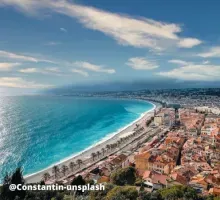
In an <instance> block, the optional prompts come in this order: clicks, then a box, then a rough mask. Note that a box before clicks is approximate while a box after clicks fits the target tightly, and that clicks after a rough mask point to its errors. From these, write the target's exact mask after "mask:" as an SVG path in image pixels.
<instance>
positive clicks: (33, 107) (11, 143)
mask: <svg viewBox="0 0 220 200" xmlns="http://www.w3.org/2000/svg"><path fill="white" fill-rule="evenodd" d="M152 108H153V105H152V104H150V103H147V102H143V101H133V100H112V99H95V98H94V99H93V98H75V97H57V96H23V97H0V179H1V178H2V176H3V175H4V174H5V172H6V171H11V170H14V169H15V168H16V167H17V166H22V167H23V169H24V173H25V174H30V173H34V172H37V171H39V170H42V169H44V168H46V167H48V166H51V165H52V164H54V163H57V162H59V161H61V160H63V159H65V158H66V157H69V156H71V155H73V154H75V153H78V152H80V151H82V150H85V149H86V148H88V147H89V146H91V145H93V144H95V143H96V142H97V141H100V140H101V139H103V138H105V137H106V136H107V135H109V134H111V133H113V132H117V131H118V130H119V129H120V128H123V127H125V126H126V125H128V124H129V123H131V122H132V121H134V120H135V119H137V118H139V117H140V116H141V114H142V113H143V112H146V111H147V110H150V109H152Z"/></svg>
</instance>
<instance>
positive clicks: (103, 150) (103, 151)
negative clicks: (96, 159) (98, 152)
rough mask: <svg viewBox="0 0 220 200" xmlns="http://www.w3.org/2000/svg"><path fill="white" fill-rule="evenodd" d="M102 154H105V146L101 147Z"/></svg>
mask: <svg viewBox="0 0 220 200" xmlns="http://www.w3.org/2000/svg"><path fill="white" fill-rule="evenodd" d="M102 155H103V156H104V155H105V148H102Z"/></svg>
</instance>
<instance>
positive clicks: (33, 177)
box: [24, 99, 159, 183]
mask: <svg viewBox="0 0 220 200" xmlns="http://www.w3.org/2000/svg"><path fill="white" fill-rule="evenodd" d="M136 100H141V99H136ZM141 101H145V100H141ZM146 102H148V103H150V104H152V105H153V108H151V109H150V110H148V111H146V112H144V113H142V114H141V115H140V117H139V118H137V119H136V120H134V121H132V122H131V123H129V124H128V125H126V126H124V127H122V128H120V129H118V131H115V132H113V133H110V134H108V135H106V136H105V137H104V138H102V139H101V140H99V141H97V142H94V144H93V145H90V146H89V147H87V148H86V149H85V150H83V151H80V152H78V153H75V154H72V155H70V156H68V157H66V158H64V159H62V160H60V161H58V162H56V163H53V164H51V165H50V166H48V167H47V168H45V169H42V170H40V171H37V172H35V173H32V174H27V175H25V176H24V179H25V181H26V182H27V183H36V182H40V181H41V180H42V176H43V175H44V174H45V173H46V172H48V173H49V174H52V167H53V166H55V165H56V166H58V167H61V166H62V165H67V166H68V165H69V163H70V162H76V160H78V159H81V160H84V159H87V158H89V157H90V155H91V153H92V152H96V151H98V150H101V148H105V147H106V145H107V144H111V143H114V142H115V141H117V140H118V139H119V138H120V136H122V135H123V134H124V133H126V132H131V131H133V129H134V128H135V127H136V124H137V123H138V124H141V123H143V122H145V121H146V120H147V119H149V118H150V117H151V116H152V114H153V113H154V110H155V109H157V108H158V107H159V104H157V103H153V102H151V101H146Z"/></svg>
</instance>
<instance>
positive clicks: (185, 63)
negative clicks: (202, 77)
mask: <svg viewBox="0 0 220 200" xmlns="http://www.w3.org/2000/svg"><path fill="white" fill-rule="evenodd" d="M168 62H169V63H173V64H178V65H188V64H190V62H187V61H184V60H169V61H168Z"/></svg>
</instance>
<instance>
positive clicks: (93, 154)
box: [91, 152, 96, 161]
mask: <svg viewBox="0 0 220 200" xmlns="http://www.w3.org/2000/svg"><path fill="white" fill-rule="evenodd" d="M91 157H92V160H93V161H94V160H95V157H96V154H95V153H94V152H93V153H91Z"/></svg>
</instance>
